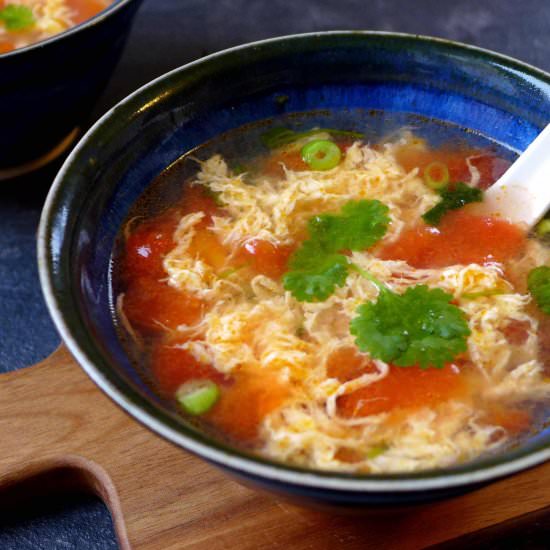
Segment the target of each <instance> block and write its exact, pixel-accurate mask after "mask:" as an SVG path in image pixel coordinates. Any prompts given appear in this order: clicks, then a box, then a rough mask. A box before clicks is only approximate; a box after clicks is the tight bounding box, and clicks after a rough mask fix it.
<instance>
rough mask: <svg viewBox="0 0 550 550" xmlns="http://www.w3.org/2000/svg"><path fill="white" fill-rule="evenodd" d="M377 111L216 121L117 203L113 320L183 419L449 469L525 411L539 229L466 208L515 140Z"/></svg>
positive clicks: (484, 449) (337, 461) (547, 367)
mask: <svg viewBox="0 0 550 550" xmlns="http://www.w3.org/2000/svg"><path fill="white" fill-rule="evenodd" d="M46 3H47V2H46ZM27 4H33V2H27ZM37 4H42V3H40V2H37ZM67 4H69V5H70V4H71V2H67ZM0 5H1V2H0ZM1 39H2V34H0V41H1ZM385 117H386V115H385V114H378V115H377V116H374V115H372V116H371V117H370V118H369V117H368V116H364V117H362V118H361V117H358V118H355V119H353V118H349V117H348V119H346V120H343V119H338V120H336V119H333V118H331V117H330V116H329V115H326V118H325V119H324V118H323V117H322V116H317V117H313V116H308V115H304V116H301V117H300V116H295V117H286V118H281V119H280V120H274V121H269V122H265V123H263V124H259V125H254V126H251V127H248V128H245V129H239V130H234V131H232V132H229V133H228V134H225V135H223V136H221V137H220V138H217V139H216V140H213V141H212V142H209V143H207V144H205V145H204V146H202V147H199V148H197V149H195V150H193V151H191V152H189V153H186V154H185V155H184V156H182V157H181V159H179V160H178V161H177V162H176V163H175V164H173V165H172V166H170V167H169V168H168V169H167V170H166V172H165V173H163V174H161V175H160V176H159V177H158V178H157V180H156V181H155V182H153V184H152V185H151V187H150V188H149V189H148V190H147V192H146V193H145V194H144V195H143V197H142V198H141V199H140V200H139V201H138V202H137V204H135V205H134V206H133V208H132V211H131V212H130V214H129V216H128V219H127V221H126V223H125V225H124V227H123V228H122V230H121V234H120V238H119V243H118V245H117V247H116V250H115V251H114V265H115V266H116V268H115V270H114V275H113V288H114V295H115V298H116V304H114V306H115V307H114V309H116V312H117V315H116V322H117V324H118V327H119V331H120V334H121V338H123V340H124V342H125V346H126V348H127V349H128V352H129V353H130V354H131V356H132V357H133V358H135V360H136V361H137V362H139V364H140V365H141V366H142V368H143V369H144V370H146V371H147V372H148V373H149V375H150V378H151V380H152V384H153V385H154V387H155V388H156V391H157V392H158V393H159V394H161V395H162V396H164V397H165V398H167V399H168V400H170V402H171V403H172V404H173V407H174V410H177V411H179V413H180V414H181V415H182V416H183V417H184V419H186V420H185V421H188V422H193V423H194V424H195V425H198V426H200V429H202V430H204V431H205V432H207V433H209V434H214V436H215V437H217V438H218V439H220V440H224V441H225V442H228V443H229V444H230V445H233V446H236V447H238V448H241V449H243V450H246V451H248V452H254V453H257V454H259V455H261V456H263V457H266V458H269V459H272V460H275V461H280V462H284V463H287V464H292V465H298V466H303V467H307V468H313V469H322V470H329V471H343V472H352V473H389V472H407V471H417V470H425V469H431V468H442V467H446V466H452V465H456V464H458V463H462V462H465V461H469V460H472V459H475V458H478V457H480V456H484V455H487V454H488V453H494V452H497V451H498V452H501V451H503V450H505V449H508V448H510V447H511V446H512V445H517V444H518V443H521V440H522V438H524V437H526V436H527V435H529V434H530V433H532V432H533V431H536V430H540V429H542V428H543V426H544V422H545V420H546V416H545V410H546V405H547V403H548V397H549V396H550V378H549V375H550V316H549V315H548V314H549V313H550V273H549V272H550V268H549V267H548V266H550V247H549V246H548V245H547V244H546V243H545V238H544V236H537V234H536V233H535V232H532V233H529V232H528V231H527V230H526V228H524V227H521V226H518V225H514V224H512V223H510V222H509V221H507V220H505V219H500V218H494V217H493V218H492V217H487V216H483V215H480V214H477V213H476V211H475V207H476V206H477V204H479V203H480V202H481V201H483V192H484V190H486V189H487V188H488V187H490V186H491V184H492V183H493V182H494V181H495V180H496V179H497V178H498V177H499V176H500V175H501V174H502V173H503V172H504V171H505V170H506V169H507V168H508V166H509V165H510V163H511V162H512V161H513V160H514V158H515V156H516V155H515V153H514V152H513V151H510V150H507V149H504V148H502V147H499V146H497V145H495V144H493V143H492V142H490V141H489V140H487V139H485V138H483V137H482V136H479V135H475V134H473V133H471V132H466V131H464V130H461V129H459V128H456V127H453V126H449V125H445V124H442V123H438V122H436V121H419V120H416V119H414V117H412V119H409V118H407V117H404V118H402V119H399V120H397V119H396V120H395V121H393V122H391V120H390V122H387V121H386V118H385ZM387 117H389V118H391V115H387ZM411 120H412V122H411ZM404 122H407V124H404ZM398 123H399V127H398ZM545 310H546V313H545Z"/></svg>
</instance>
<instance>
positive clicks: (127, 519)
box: [0, 346, 550, 550]
mask: <svg viewBox="0 0 550 550" xmlns="http://www.w3.org/2000/svg"><path fill="white" fill-rule="evenodd" d="M0 442H1V444H0V445H1V449H2V452H1V453H0V454H1V456H0V508H2V507H4V508H7V507H10V506H12V505H13V499H14V498H16V497H21V495H22V494H23V495H24V496H25V497H27V498H30V496H29V495H30V491H31V490H33V489H36V488H37V487H38V486H39V485H40V486H41V487H42V489H43V488H44V487H49V488H50V489H52V490H53V489H55V488H56V487H57V486H58V485H66V484H74V483H78V484H83V485H84V486H85V487H86V488H87V489H88V490H90V491H93V492H95V493H97V494H98V495H99V496H100V497H101V498H102V499H103V500H104V501H105V503H106V504H107V506H108V508H109V509H110V511H111V513H112V516H113V520H114V525H115V531H116V533H117V537H118V540H119V542H120V545H121V547H122V548H124V549H128V548H133V549H139V550H141V549H151V550H153V549H155V550H170V549H176V548H177V549H180V548H185V549H187V548H200V550H204V549H205V548H207V549H208V550H218V549H225V548H228V549H231V550H234V549H235V548H237V549H239V550H249V549H250V550H256V549H259V548H261V549H288V548H292V549H298V550H300V549H309V548H311V549H315V550H320V549H331V548H337V547H345V548H346V549H351V550H355V549H367V550H368V549H371V548H372V549H376V550H381V549H384V548H392V549H405V548H407V549H409V548H423V547H426V546H429V545H434V544H438V543H443V542H445V541H452V540H453V539H454V540H456V538H457V537H460V536H468V534H472V533H476V532H479V530H482V529H486V528H489V527H491V526H495V525H499V524H502V522H509V521H510V520H517V518H521V517H522V516H524V515H525V514H531V513H535V514H538V516H537V517H539V516H540V513H541V510H543V509H544V508H546V507H548V506H550V463H548V464H545V465H543V466H539V467H537V468H534V469H531V470H529V471H526V472H523V473H521V474H518V475H516V476H513V477H511V478H508V479H505V480H501V481H499V482H497V483H493V484H491V485H489V486H487V487H484V488H482V489H479V490H477V491H475V492H473V493H469V494H467V495H464V496H461V497H457V498H454V499H451V500H446V501H442V502H438V503H434V504H428V505H421V506H416V507H414V508H409V509H407V510H393V511H384V512H382V511H370V512H367V513H364V514H361V515H354V516H351V515H348V516H344V515H337V514H335V513H329V512H319V511H313V510H306V509H301V508H297V507H295V506H294V505H291V504H287V503H286V502H283V501H278V500H275V499H274V498H273V497H271V496H270V495H266V494H262V493H259V492H256V491H253V490H251V489H248V488H245V487H243V486H241V485H239V484H237V483H236V482H235V481H233V480H231V479H229V478H228V477H226V476H224V475H223V474H222V473H220V472H219V471H218V470H216V469H215V468H214V467H212V466H210V465H209V464H206V463H205V462H203V461H202V460H200V459H198V458H196V457H194V456H192V455H190V454H189V453H187V452H185V451H183V450H181V449H180V448H177V447H175V446H173V445H172V444H170V443H168V442H166V441H164V440H163V439H161V438H159V437H158V436H156V435H155V434H153V433H152V432H150V431H149V430H148V429H146V428H144V427H142V426H141V425H140V424H138V423H137V422H136V421H134V420H133V419H131V418H130V417H129V416H128V415H127V414H126V413H125V412H123V411H122V410H121V409H119V408H118V407H117V406H116V405H114V404H113V403H112V402H111V401H110V400H109V399H108V398H107V397H106V396H105V395H103V393H102V392H101V391H100V390H99V389H98V388H96V386H95V385H94V384H93V383H92V382H91V381H90V380H89V379H88V377H87V376H86V374H85V373H84V372H83V371H82V370H81V369H80V368H79V367H78V365H77V364H76V363H75V361H74V359H73V358H72V357H71V355H70V354H69V353H68V351H67V350H66V349H65V348H64V347H63V346H62V347H61V348H59V349H58V350H57V351H56V352H55V353H54V354H53V355H51V356H50V357H49V358H48V359H46V360H45V361H43V362H42V363H40V364H38V365H36V366H34V367H31V368H27V369H23V370H20V371H17V372H13V373H8V374H3V375H0ZM22 488H23V489H24V490H21V489H22ZM528 517H529V516H528ZM508 524H509V523H507V525H508ZM484 532H485V531H484ZM460 540H464V539H460Z"/></svg>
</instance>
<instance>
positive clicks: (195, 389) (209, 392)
mask: <svg viewBox="0 0 550 550" xmlns="http://www.w3.org/2000/svg"><path fill="white" fill-rule="evenodd" d="M219 397H220V389H219V388H218V386H217V384H215V383H214V382H212V381H211V380H191V381H190V382H186V383H185V384H183V385H182V386H180V388H179V389H178V391H177V393H176V399H177V400H178V403H179V404H180V406H181V407H182V409H183V410H184V411H185V412H187V413H189V414H192V415H199V414H204V413H205V412H208V411H209V410H210V409H211V408H212V407H213V406H214V405H215V404H216V402H217V401H218V399H219Z"/></svg>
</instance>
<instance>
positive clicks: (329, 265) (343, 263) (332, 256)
mask: <svg viewBox="0 0 550 550" xmlns="http://www.w3.org/2000/svg"><path fill="white" fill-rule="evenodd" d="M388 211H389V208H388V207H387V206H386V205H385V204H382V203H381V202H380V201H376V200H360V201H349V202H347V203H346V204H345V205H344V206H343V207H342V209H341V211H340V214H321V215H319V216H314V217H313V218H311V219H310V220H309V222H308V229H309V234H310V238H309V239H308V240H306V241H304V242H303V243H302V246H301V247H300V248H298V250H296V252H294V254H293V255H292V256H291V258H290V262H289V267H290V271H288V272H287V273H286V274H285V276H284V277H283V285H284V287H285V289H286V290H289V291H290V292H292V295H293V296H294V297H295V298H296V299H297V300H300V301H308V302H312V301H315V300H326V299H327V298H328V297H329V296H330V295H331V294H332V293H333V292H334V289H335V288H336V286H343V285H344V284H345V282H346V278H347V275H348V270H349V268H350V266H351V264H350V263H349V261H348V259H347V258H346V256H344V255H343V254H339V253H338V252H340V251H341V250H364V249H365V248H368V247H369V246H372V245H373V244H374V243H376V242H377V241H379V240H380V239H381V238H382V237H383V236H384V235H385V233H386V231H387V229H388V224H389V221H390V218H389V216H388Z"/></svg>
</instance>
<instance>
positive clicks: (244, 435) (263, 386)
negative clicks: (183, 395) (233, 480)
mask: <svg viewBox="0 0 550 550" xmlns="http://www.w3.org/2000/svg"><path fill="white" fill-rule="evenodd" d="M287 392H288V389H287V387H286V386H285V385H284V384H282V383H281V382H280V381H279V380H278V378H277V377H276V376H275V375H272V374H270V373H267V372H265V373H262V374H261V376H260V375H255V374H250V373H240V374H236V375H235V383H234V384H232V385H231V386H229V387H226V388H222V393H221V397H220V400H219V401H218V403H216V405H215V406H214V408H213V409H212V410H211V411H210V412H209V413H207V418H208V420H210V421H211V422H212V423H213V424H214V425H215V426H216V427H217V428H219V429H220V430H222V432H223V433H225V434H227V435H228V436H230V437H233V438H235V439H237V440H239V441H244V442H251V441H253V440H254V439H256V438H257V437H258V430H259V428H260V425H261V423H262V421H263V419H264V418H265V417H266V416H267V415H268V414H269V413H270V412H272V411H273V410H275V409H276V408H278V407H279V406H280V405H281V404H282V402H283V400H284V399H285V397H286V396H287Z"/></svg>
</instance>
